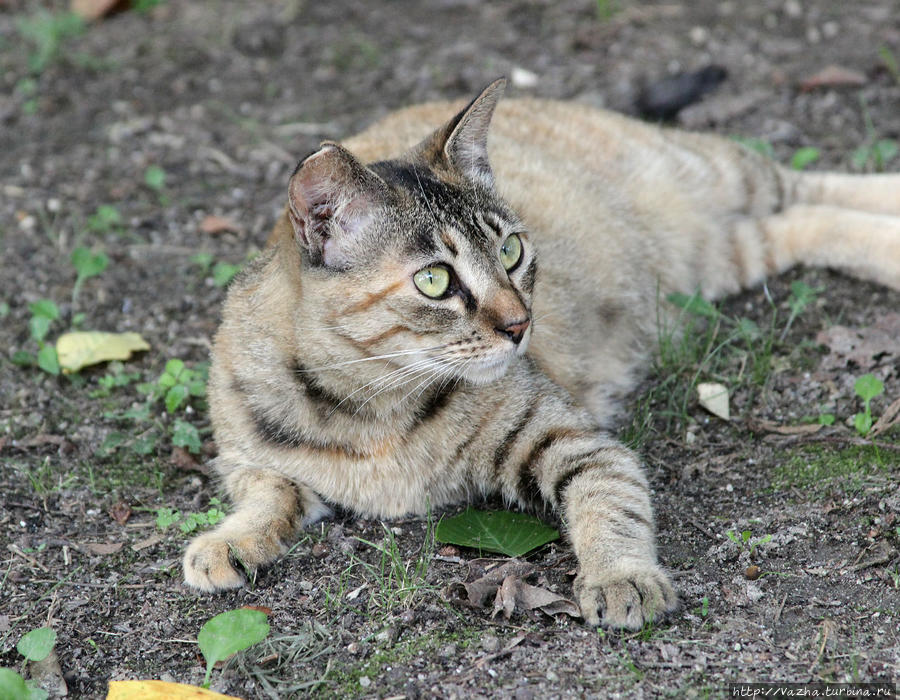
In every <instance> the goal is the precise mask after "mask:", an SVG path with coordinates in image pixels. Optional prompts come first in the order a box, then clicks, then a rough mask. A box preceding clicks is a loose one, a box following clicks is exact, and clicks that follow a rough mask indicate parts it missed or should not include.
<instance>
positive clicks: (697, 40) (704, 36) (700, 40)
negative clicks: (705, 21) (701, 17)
mask: <svg viewBox="0 0 900 700" xmlns="http://www.w3.org/2000/svg"><path fill="white" fill-rule="evenodd" d="M690 37H691V41H692V42H693V43H694V45H695V46H703V45H704V44H705V43H706V42H707V40H708V39H709V30H708V29H707V28H706V27H699V26H698V27H693V28H692V29H691V32H690Z"/></svg>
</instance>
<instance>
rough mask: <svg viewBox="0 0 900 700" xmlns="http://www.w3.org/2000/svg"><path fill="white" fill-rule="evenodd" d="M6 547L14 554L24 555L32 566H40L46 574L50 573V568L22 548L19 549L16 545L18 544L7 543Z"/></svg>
mask: <svg viewBox="0 0 900 700" xmlns="http://www.w3.org/2000/svg"><path fill="white" fill-rule="evenodd" d="M6 548H7V549H8V550H9V551H10V552H12V553H13V554H18V555H19V556H20V557H22V559H24V560H25V561H27V562H28V563H29V564H31V565H32V566H36V567H38V568H39V569H40V570H41V571H43V572H44V573H45V574H49V573H50V569H48V568H47V567H46V566H44V565H43V564H41V562H39V561H38V560H37V559H35V558H34V557H30V556H28V555H27V554H25V552H23V551H22V550H21V549H19V548H18V547H16V545H14V544H9V545H6Z"/></svg>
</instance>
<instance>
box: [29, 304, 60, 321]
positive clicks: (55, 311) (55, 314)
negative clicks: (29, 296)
mask: <svg viewBox="0 0 900 700" xmlns="http://www.w3.org/2000/svg"><path fill="white" fill-rule="evenodd" d="M28 310H29V311H31V313H32V315H34V316H41V317H42V318H46V319H49V320H51V321H55V320H56V319H58V318H59V307H57V305H56V304H54V303H53V302H52V301H50V300H49V299H41V300H40V301H35V302H33V303H31V304H29V305H28Z"/></svg>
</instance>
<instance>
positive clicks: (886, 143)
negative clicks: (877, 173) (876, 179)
mask: <svg viewBox="0 0 900 700" xmlns="http://www.w3.org/2000/svg"><path fill="white" fill-rule="evenodd" d="M898 150H900V147H898V146H897V142H896V141H894V140H893V139H881V140H880V141H876V142H875V145H874V146H872V153H873V154H874V156H875V160H876V161H877V163H878V169H879V170H881V169H882V168H884V166H885V165H887V164H888V162H889V161H892V160H893V159H894V158H895V157H896V156H897V151H898Z"/></svg>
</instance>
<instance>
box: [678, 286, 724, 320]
mask: <svg viewBox="0 0 900 700" xmlns="http://www.w3.org/2000/svg"><path fill="white" fill-rule="evenodd" d="M666 299H667V300H668V301H669V303H671V304H674V305H675V306H677V307H678V308H679V309H684V310H685V311H687V312H688V313H689V314H695V315H697V316H706V317H707V318H718V316H719V310H718V309H717V308H716V307H715V306H713V305H712V304H710V303H709V302H708V301H706V299H704V298H703V297H701V296H700V295H699V294H682V293H681V292H674V293H673V294H669V295H668V296H667V297H666Z"/></svg>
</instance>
